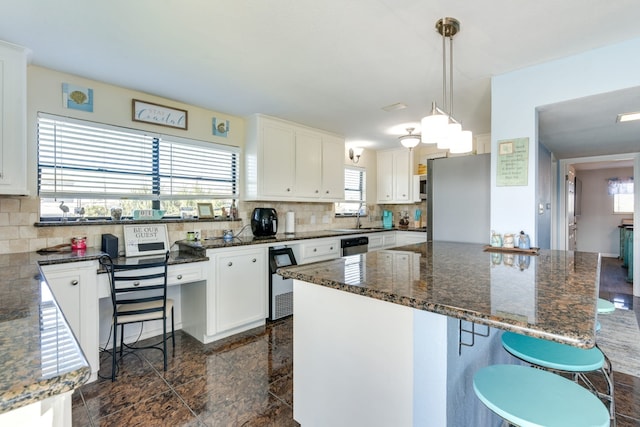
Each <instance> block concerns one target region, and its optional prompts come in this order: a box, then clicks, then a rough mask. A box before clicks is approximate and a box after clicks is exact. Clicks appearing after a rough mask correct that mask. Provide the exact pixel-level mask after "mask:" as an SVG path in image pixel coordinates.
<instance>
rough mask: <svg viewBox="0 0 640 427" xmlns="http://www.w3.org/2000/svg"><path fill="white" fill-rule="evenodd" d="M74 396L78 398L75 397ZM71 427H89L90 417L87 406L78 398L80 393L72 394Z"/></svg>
mask: <svg viewBox="0 0 640 427" xmlns="http://www.w3.org/2000/svg"><path fill="white" fill-rule="evenodd" d="M76 395H77V396H78V397H76ZM71 425H72V427H91V426H92V424H91V417H90V415H89V411H88V410H87V406H86V405H85V404H84V400H82V397H81V396H80V391H79V390H76V391H75V392H74V393H73V399H72V401H71Z"/></svg>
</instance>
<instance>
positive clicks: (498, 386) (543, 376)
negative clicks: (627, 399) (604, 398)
mask: <svg viewBox="0 0 640 427" xmlns="http://www.w3.org/2000/svg"><path fill="white" fill-rule="evenodd" d="M473 390H474V391H475V393H476V396H478V398H479V399H480V401H481V402H482V403H483V404H484V405H485V406H487V407H488V408H489V409H491V410H492V411H493V412H495V413H496V414H498V415H499V416H500V417H502V419H504V420H505V421H507V422H509V423H511V424H516V425H518V426H521V427H533V426H546V427H556V426H557V427H571V426H594V427H596V426H597V427H606V426H609V425H610V424H609V413H608V412H607V408H606V407H605V405H604V404H603V403H602V402H601V401H600V399H598V398H597V397H596V396H594V395H593V394H591V393H590V392H589V391H587V390H586V389H585V388H583V387H581V386H579V385H578V384H576V383H574V382H573V381H571V380H568V379H566V378H564V377H561V376H560V375H557V374H554V373H551V372H548V371H544V370H540V369H535V368H532V367H529V366H522V365H493V366H487V367H484V368H482V369H480V370H479V371H478V372H476V374H475V375H474V377H473Z"/></svg>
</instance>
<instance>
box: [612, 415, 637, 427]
mask: <svg viewBox="0 0 640 427" xmlns="http://www.w3.org/2000/svg"><path fill="white" fill-rule="evenodd" d="M616 427H640V420H635V419H632V418H628V417H625V416H624V415H618V416H617V417H616Z"/></svg>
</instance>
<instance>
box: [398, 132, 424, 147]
mask: <svg viewBox="0 0 640 427" xmlns="http://www.w3.org/2000/svg"><path fill="white" fill-rule="evenodd" d="M414 130H415V128H407V132H408V134H407V135H402V136H400V137H398V139H399V140H400V144H402V146H403V147H406V148H408V149H409V150H411V149H412V148H413V147H415V146H416V145H418V144H420V134H419V133H413V131H414Z"/></svg>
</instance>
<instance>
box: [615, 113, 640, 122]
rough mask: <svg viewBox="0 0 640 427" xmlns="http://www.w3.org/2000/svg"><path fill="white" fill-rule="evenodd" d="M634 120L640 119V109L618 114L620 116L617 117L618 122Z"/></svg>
mask: <svg viewBox="0 0 640 427" xmlns="http://www.w3.org/2000/svg"><path fill="white" fill-rule="evenodd" d="M634 120H640V111H639V112H636V113H622V114H618V118H617V119H616V122H618V123H622V122H632V121H634Z"/></svg>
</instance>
